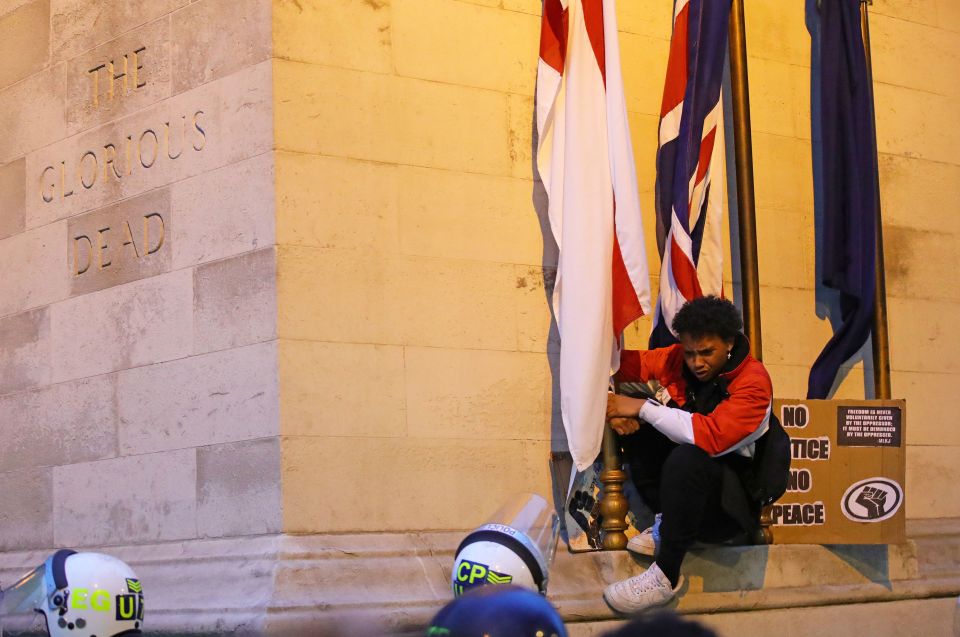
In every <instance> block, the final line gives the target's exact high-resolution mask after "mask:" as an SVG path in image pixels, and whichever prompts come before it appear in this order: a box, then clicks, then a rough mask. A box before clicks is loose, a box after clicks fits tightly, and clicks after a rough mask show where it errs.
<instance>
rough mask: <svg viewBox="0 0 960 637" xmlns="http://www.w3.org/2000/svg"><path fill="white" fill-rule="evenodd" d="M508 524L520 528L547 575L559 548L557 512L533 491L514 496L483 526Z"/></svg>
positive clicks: (506, 525) (526, 542)
mask: <svg viewBox="0 0 960 637" xmlns="http://www.w3.org/2000/svg"><path fill="white" fill-rule="evenodd" d="M501 526H505V527H509V528H510V529H513V530H515V531H519V533H520V536H519V537H522V538H523V543H524V544H527V545H529V546H528V548H530V549H531V550H532V552H533V554H534V556H535V557H536V558H537V561H538V562H540V565H541V567H542V570H543V573H544V575H546V573H547V572H548V571H549V570H550V564H551V563H552V562H553V556H554V553H556V548H557V537H558V535H559V530H560V523H559V519H558V518H557V513H556V511H554V509H553V506H551V505H550V504H549V503H548V502H547V501H546V500H544V499H543V498H542V497H540V496H539V495H536V494H533V493H518V494H516V495H514V496H512V497H511V498H510V499H509V500H508V501H507V502H506V503H504V505H503V506H502V507H500V509H499V510H497V512H496V513H494V514H493V516H492V517H491V518H490V519H489V520H488V523H487V524H486V525H485V526H483V527H481V528H488V527H492V528H497V527H501Z"/></svg>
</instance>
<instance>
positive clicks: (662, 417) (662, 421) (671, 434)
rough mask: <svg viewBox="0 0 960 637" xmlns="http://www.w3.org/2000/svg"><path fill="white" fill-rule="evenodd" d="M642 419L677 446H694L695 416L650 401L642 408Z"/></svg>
mask: <svg viewBox="0 0 960 637" xmlns="http://www.w3.org/2000/svg"><path fill="white" fill-rule="evenodd" d="M640 418H642V419H643V420H645V421H647V422H648V423H650V424H651V425H653V426H654V427H656V429H657V431H659V432H660V433H662V434H663V435H664V436H666V437H667V438H669V439H670V440H672V441H673V442H675V443H677V444H693V442H694V441H693V415H692V414H689V413H687V412H685V411H683V410H682V409H674V408H672V407H664V406H663V405H657V404H655V403H652V402H650V401H649V400H648V401H647V402H646V403H644V405H643V407H641V408H640Z"/></svg>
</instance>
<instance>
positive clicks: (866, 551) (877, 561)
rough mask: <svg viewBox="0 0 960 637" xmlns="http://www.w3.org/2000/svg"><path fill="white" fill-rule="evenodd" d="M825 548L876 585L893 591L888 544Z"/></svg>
mask: <svg viewBox="0 0 960 637" xmlns="http://www.w3.org/2000/svg"><path fill="white" fill-rule="evenodd" d="M824 548H825V549H827V550H828V551H830V552H831V553H833V554H834V555H836V556H837V557H839V558H840V559H841V560H843V561H844V562H846V563H847V564H849V565H850V566H851V567H852V568H853V569H854V570H856V571H857V572H858V573H860V574H861V575H863V576H864V577H866V578H867V579H868V580H870V581H871V582H873V583H875V584H883V586H885V587H886V588H887V589H890V590H892V589H893V585H892V584H891V583H890V549H889V547H888V546H887V545H886V544H826V545H824Z"/></svg>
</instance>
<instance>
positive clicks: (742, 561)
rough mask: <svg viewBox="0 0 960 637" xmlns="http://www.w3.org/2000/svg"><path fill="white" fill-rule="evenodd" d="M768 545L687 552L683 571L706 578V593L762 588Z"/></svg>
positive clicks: (714, 548)
mask: <svg viewBox="0 0 960 637" xmlns="http://www.w3.org/2000/svg"><path fill="white" fill-rule="evenodd" d="M768 556H769V547H766V546H711V547H709V548H699V549H697V548H695V549H693V550H691V551H690V552H689V553H687V557H686V559H685V560H684V562H683V568H682V572H683V574H684V575H685V576H686V577H688V578H689V577H699V578H702V579H703V592H705V593H719V592H729V591H748V590H760V589H762V588H763V583H764V576H765V573H766V571H767V559H768Z"/></svg>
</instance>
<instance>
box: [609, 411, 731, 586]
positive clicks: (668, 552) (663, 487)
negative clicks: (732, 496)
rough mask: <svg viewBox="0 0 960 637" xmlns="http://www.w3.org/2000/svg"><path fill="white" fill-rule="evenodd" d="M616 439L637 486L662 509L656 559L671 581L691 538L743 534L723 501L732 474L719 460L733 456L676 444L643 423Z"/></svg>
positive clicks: (651, 503) (651, 504)
mask: <svg viewBox="0 0 960 637" xmlns="http://www.w3.org/2000/svg"><path fill="white" fill-rule="evenodd" d="M620 444H621V446H622V448H623V452H624V454H623V455H624V460H625V461H626V462H627V463H628V464H629V465H630V472H631V475H632V477H633V482H634V484H635V485H636V487H637V491H639V492H640V495H641V496H642V497H643V499H644V500H645V501H646V503H647V505H648V506H649V507H650V508H651V509H653V510H654V512H657V513H662V514H663V517H662V519H661V521H660V549H659V552H658V554H657V559H656V561H657V565H658V566H659V567H660V569H661V570H662V571H663V572H664V574H665V575H666V576H667V577H668V578H669V579H670V581H671V583H673V585H676V583H677V579H678V578H679V576H680V563H681V562H682V561H683V557H684V555H686V552H687V551H688V550H689V549H690V546H691V545H692V544H693V543H694V542H695V541H697V540H703V541H707V542H721V541H725V540H729V539H731V538H733V537H735V536H737V535H739V534H741V533H743V529H742V528H741V525H740V524H738V523H737V521H736V520H735V519H734V518H733V517H731V516H730V515H729V514H728V513H727V512H726V511H725V510H724V508H723V501H722V495H723V483H724V479H725V478H726V479H730V476H731V474H730V472H729V471H725V470H724V469H725V467H724V465H725V463H729V462H736V461H737V460H738V459H736V458H729V459H728V458H725V457H724V458H712V457H710V455H709V454H708V453H707V452H706V451H704V450H703V449H701V448H700V447H697V446H695V445H689V444H683V445H678V444H676V443H675V442H672V441H671V440H670V439H668V438H667V437H666V436H664V435H663V434H661V433H660V432H659V431H657V430H656V429H655V428H654V427H653V426H651V425H648V424H645V423H644V424H641V425H640V430H639V431H637V432H636V433H633V434H630V435H627V436H621V437H620ZM725 474H726V476H725Z"/></svg>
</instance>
